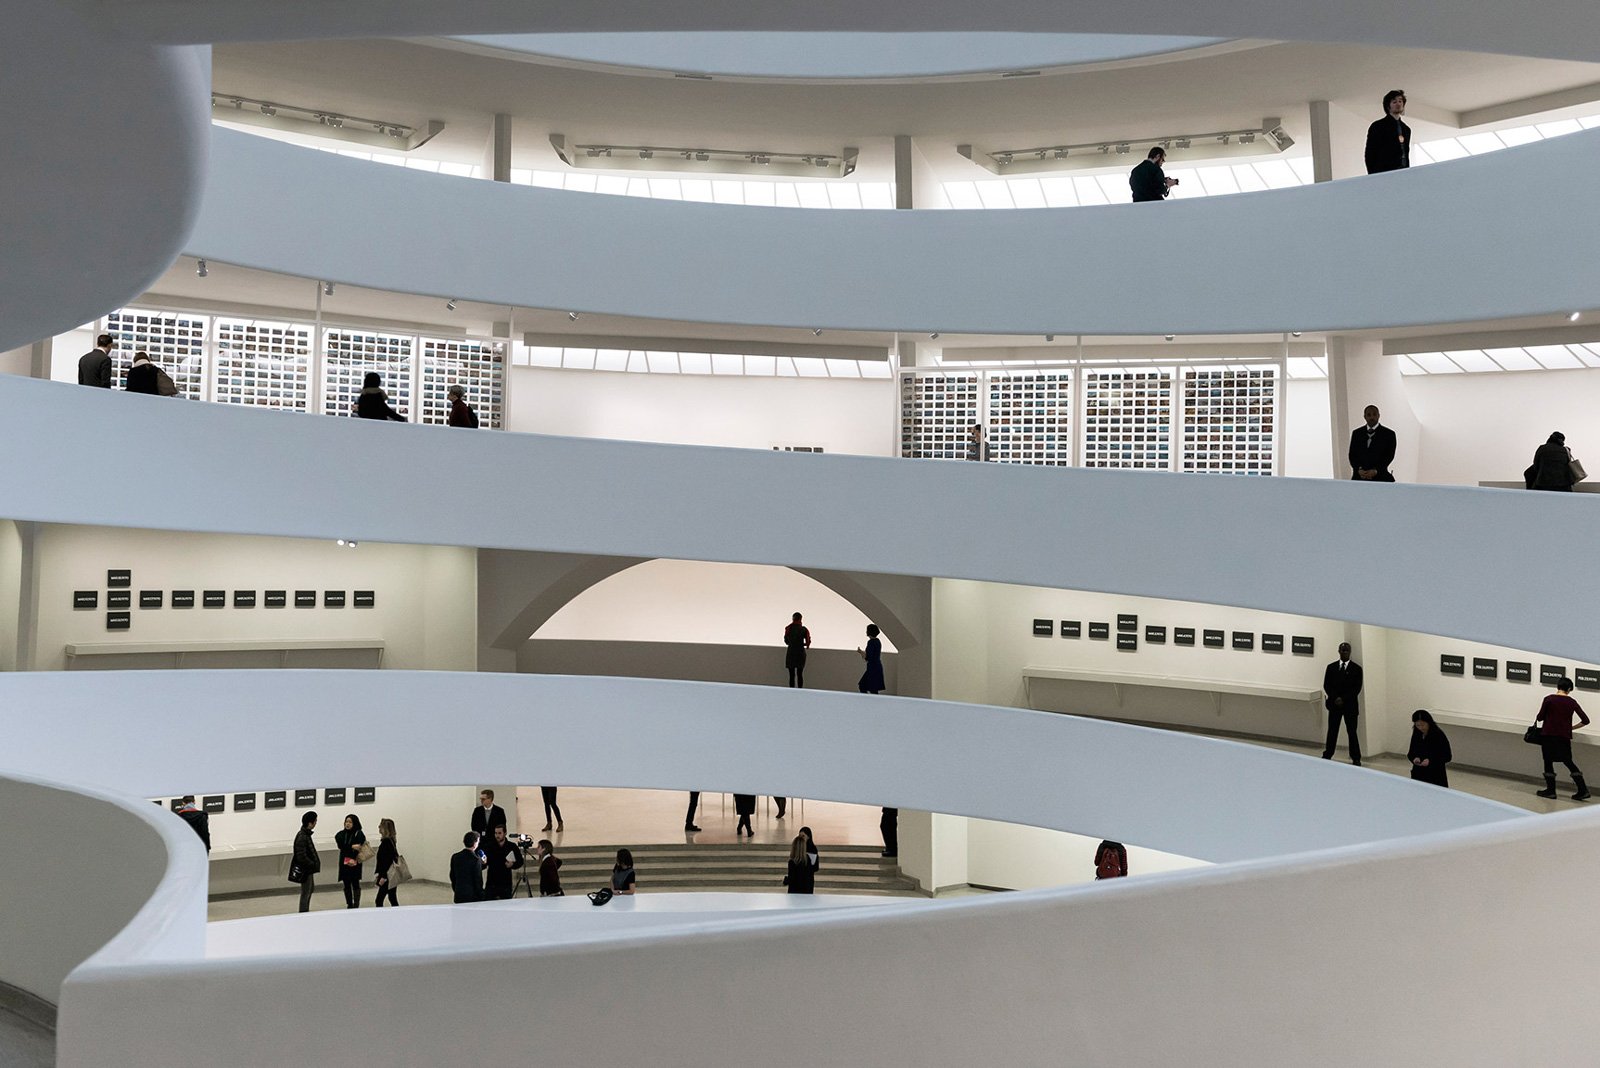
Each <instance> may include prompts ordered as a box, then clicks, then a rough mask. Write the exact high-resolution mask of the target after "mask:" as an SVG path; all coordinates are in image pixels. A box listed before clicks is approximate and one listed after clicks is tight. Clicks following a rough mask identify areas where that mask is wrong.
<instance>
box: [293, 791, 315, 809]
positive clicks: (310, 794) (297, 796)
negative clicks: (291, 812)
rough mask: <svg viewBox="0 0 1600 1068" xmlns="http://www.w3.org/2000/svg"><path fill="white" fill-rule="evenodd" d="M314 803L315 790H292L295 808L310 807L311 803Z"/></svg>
mask: <svg viewBox="0 0 1600 1068" xmlns="http://www.w3.org/2000/svg"><path fill="white" fill-rule="evenodd" d="M316 803H317V792H316V791H315V790H296V791H295V792H294V807H295V808H310V807H311V806H312V805H315V804H316Z"/></svg>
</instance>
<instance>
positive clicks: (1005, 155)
mask: <svg viewBox="0 0 1600 1068" xmlns="http://www.w3.org/2000/svg"><path fill="white" fill-rule="evenodd" d="M995 162H996V163H998V164H1000V166H1002V167H1004V166H1005V165H1006V164H1008V163H1010V162H1011V153H1009V152H1002V153H1000V155H999V156H998V157H997V158H996V160H995Z"/></svg>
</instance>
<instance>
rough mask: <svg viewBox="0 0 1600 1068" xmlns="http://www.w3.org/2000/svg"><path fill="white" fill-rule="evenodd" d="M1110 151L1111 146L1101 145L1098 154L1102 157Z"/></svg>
mask: <svg viewBox="0 0 1600 1068" xmlns="http://www.w3.org/2000/svg"><path fill="white" fill-rule="evenodd" d="M1110 151H1111V146H1110V145H1101V146H1100V154H1101V155H1102V156H1104V155H1105V154H1106V153H1108V152H1110Z"/></svg>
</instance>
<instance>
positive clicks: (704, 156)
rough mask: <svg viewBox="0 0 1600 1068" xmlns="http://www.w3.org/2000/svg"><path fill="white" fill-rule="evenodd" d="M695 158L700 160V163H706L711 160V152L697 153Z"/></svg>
mask: <svg viewBox="0 0 1600 1068" xmlns="http://www.w3.org/2000/svg"><path fill="white" fill-rule="evenodd" d="M694 158H695V159H696V160H698V161H699V162H701V163H704V162H705V161H706V160H708V159H710V158H711V153H709V152H696V153H695V154H694Z"/></svg>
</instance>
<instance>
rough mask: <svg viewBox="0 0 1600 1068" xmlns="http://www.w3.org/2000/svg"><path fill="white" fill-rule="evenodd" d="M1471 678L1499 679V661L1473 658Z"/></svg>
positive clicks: (1478, 657)
mask: <svg viewBox="0 0 1600 1068" xmlns="http://www.w3.org/2000/svg"><path fill="white" fill-rule="evenodd" d="M1472 677H1473V678H1475V679H1498V678H1499V677H1500V661H1498V660H1490V659H1489V658H1487V657H1482V656H1475V657H1473V658H1472Z"/></svg>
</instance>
